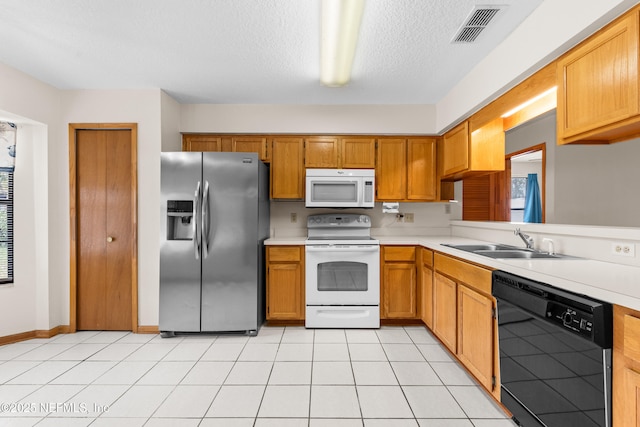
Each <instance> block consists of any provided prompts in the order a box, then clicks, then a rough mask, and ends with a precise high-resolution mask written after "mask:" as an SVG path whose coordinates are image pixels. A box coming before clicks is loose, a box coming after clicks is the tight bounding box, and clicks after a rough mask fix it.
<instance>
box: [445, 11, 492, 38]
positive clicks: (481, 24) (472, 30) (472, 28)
mask: <svg viewBox="0 0 640 427" xmlns="http://www.w3.org/2000/svg"><path fill="white" fill-rule="evenodd" d="M502 8H503V6H475V8H474V9H473V10H472V11H471V13H470V14H469V16H468V17H467V20H466V21H465V23H464V24H462V26H461V27H460V29H459V30H458V32H457V33H456V35H455V37H454V38H453V40H452V41H451V42H452V43H473V42H474V41H476V39H477V38H478V37H479V36H480V33H482V31H484V29H485V28H486V27H487V25H489V22H491V20H492V19H493V18H494V17H495V16H496V15H497V14H498V12H500V10H502Z"/></svg>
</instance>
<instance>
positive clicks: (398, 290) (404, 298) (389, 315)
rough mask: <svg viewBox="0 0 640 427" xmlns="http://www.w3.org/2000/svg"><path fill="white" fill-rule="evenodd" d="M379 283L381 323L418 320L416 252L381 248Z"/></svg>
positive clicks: (404, 247)
mask: <svg viewBox="0 0 640 427" xmlns="http://www.w3.org/2000/svg"><path fill="white" fill-rule="evenodd" d="M380 256H381V263H380V265H381V266H382V267H381V268H382V281H381V292H380V295H381V301H380V302H381V304H380V317H381V318H382V319H417V318H418V296H417V292H418V287H417V274H416V248H415V247H414V246H382V248H381V254H380Z"/></svg>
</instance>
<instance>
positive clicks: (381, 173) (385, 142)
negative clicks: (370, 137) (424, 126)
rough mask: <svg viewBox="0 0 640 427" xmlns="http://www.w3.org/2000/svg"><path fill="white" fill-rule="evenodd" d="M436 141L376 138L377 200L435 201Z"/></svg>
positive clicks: (434, 139)
mask: <svg viewBox="0 0 640 427" xmlns="http://www.w3.org/2000/svg"><path fill="white" fill-rule="evenodd" d="M436 142H437V140H436V138H407V139H405V138H383V139H379V140H378V155H377V156H378V159H377V165H376V186H377V194H376V196H377V198H378V200H384V201H430V200H435V199H436Z"/></svg>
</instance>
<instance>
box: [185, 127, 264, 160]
mask: <svg viewBox="0 0 640 427" xmlns="http://www.w3.org/2000/svg"><path fill="white" fill-rule="evenodd" d="M182 151H225V152H239V153H257V154H258V158H259V159H260V160H262V161H263V162H268V161H269V150H268V141H267V138H266V137H263V136H228V135H210V134H203V133H200V134H198V133H185V134H182Z"/></svg>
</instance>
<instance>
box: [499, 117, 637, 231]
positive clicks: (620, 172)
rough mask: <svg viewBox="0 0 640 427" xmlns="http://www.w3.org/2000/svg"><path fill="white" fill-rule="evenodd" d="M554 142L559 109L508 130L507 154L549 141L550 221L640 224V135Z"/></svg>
mask: <svg viewBox="0 0 640 427" xmlns="http://www.w3.org/2000/svg"><path fill="white" fill-rule="evenodd" d="M555 141H556V114H555V112H550V113H548V114H545V115H544V116H541V117H539V118H537V119H535V120H531V121H529V122H527V123H525V124H523V125H522V126H519V127H517V128H515V129H512V130H510V131H509V132H507V135H506V149H505V150H506V152H507V154H509V153H513V152H516V151H519V150H522V149H524V148H528V147H531V146H533V145H537V144H541V143H546V206H545V209H546V222H547V223H549V224H579V225H597V226H615V227H640V215H638V212H640V192H638V191H636V185H637V183H638V182H640V168H639V167H638V165H637V163H638V159H640V139H634V140H630V141H625V142H619V143H615V144H611V145H562V146H558V145H557V144H556V142H555Z"/></svg>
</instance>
